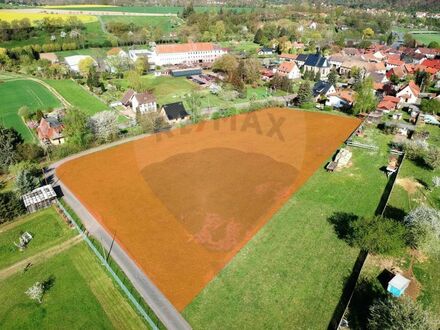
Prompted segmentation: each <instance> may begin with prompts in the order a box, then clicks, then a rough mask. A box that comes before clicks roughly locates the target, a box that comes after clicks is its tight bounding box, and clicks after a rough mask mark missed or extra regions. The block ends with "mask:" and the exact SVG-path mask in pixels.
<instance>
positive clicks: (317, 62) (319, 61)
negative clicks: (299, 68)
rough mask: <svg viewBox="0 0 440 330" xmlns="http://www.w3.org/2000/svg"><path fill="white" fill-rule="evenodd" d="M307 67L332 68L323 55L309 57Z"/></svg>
mask: <svg viewBox="0 0 440 330" xmlns="http://www.w3.org/2000/svg"><path fill="white" fill-rule="evenodd" d="M304 65H307V66H313V67H316V68H328V67H330V66H329V64H328V61H327V59H326V58H325V57H324V56H322V55H321V54H310V55H309V56H307V60H306V62H305V63H304Z"/></svg>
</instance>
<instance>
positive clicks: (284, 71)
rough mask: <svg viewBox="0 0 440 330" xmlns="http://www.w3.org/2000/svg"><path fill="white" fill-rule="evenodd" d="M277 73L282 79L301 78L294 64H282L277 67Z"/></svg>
mask: <svg viewBox="0 0 440 330" xmlns="http://www.w3.org/2000/svg"><path fill="white" fill-rule="evenodd" d="M277 73H278V74H279V75H280V76H282V77H287V78H288V79H291V80H292V79H299V78H301V71H299V69H298V66H297V65H296V63H295V62H283V63H281V64H280V66H279V67H278V70H277Z"/></svg>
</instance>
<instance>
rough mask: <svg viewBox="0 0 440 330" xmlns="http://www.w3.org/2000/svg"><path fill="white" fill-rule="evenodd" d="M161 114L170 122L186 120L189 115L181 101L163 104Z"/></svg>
mask: <svg viewBox="0 0 440 330" xmlns="http://www.w3.org/2000/svg"><path fill="white" fill-rule="evenodd" d="M161 114H162V115H163V116H164V117H165V119H166V120H167V121H168V123H170V124H174V123H179V122H182V121H186V120H188V119H189V117H190V115H189V114H188V112H187V111H186V110H185V107H184V105H183V103H182V102H175V103H169V104H164V105H163V106H162V109H161Z"/></svg>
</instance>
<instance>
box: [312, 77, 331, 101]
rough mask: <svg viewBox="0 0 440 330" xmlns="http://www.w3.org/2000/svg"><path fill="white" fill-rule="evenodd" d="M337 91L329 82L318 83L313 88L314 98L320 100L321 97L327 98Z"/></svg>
mask: <svg viewBox="0 0 440 330" xmlns="http://www.w3.org/2000/svg"><path fill="white" fill-rule="evenodd" d="M335 93H336V89H335V86H333V85H332V84H331V83H329V82H327V81H322V80H320V81H318V82H316V83H315V85H314V86H313V96H314V97H315V98H316V99H317V100H318V99H319V98H321V97H324V98H327V96H328V95H330V94H335Z"/></svg>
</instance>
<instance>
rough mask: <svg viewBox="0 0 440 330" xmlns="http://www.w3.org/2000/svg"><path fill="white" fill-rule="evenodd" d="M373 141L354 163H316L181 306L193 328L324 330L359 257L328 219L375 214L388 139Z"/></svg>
mask: <svg viewBox="0 0 440 330" xmlns="http://www.w3.org/2000/svg"><path fill="white" fill-rule="evenodd" d="M292 111H296V110H292ZM335 119H336V120H337V117H335ZM371 138H374V140H375V142H376V143H377V144H378V145H379V146H380V151H379V152H377V153H374V152H369V151H365V150H361V149H354V150H353V159H352V162H353V165H352V166H351V167H349V168H346V169H344V170H342V171H341V172H335V173H327V172H326V171H325V170H324V169H323V168H320V169H319V170H318V171H317V172H316V173H315V174H314V175H313V176H312V177H311V178H310V179H309V181H308V182H307V183H306V184H305V185H304V186H303V187H302V188H301V189H300V190H299V191H298V192H297V193H296V194H295V195H294V196H293V197H292V198H291V199H290V200H289V201H288V202H287V203H286V204H285V205H284V207H282V209H281V210H280V211H279V212H278V213H277V214H276V215H275V216H274V217H273V219H272V220H271V221H270V222H269V223H268V224H267V225H266V226H265V227H264V228H263V229H262V230H260V232H259V233H258V234H257V235H256V236H255V237H254V238H253V239H252V240H251V241H250V242H249V243H248V244H247V245H246V246H245V247H244V248H243V249H242V250H241V251H240V252H239V253H238V254H237V255H236V256H235V258H234V259H233V260H232V261H231V262H230V263H229V264H228V266H226V267H225V268H224V269H223V270H222V271H221V272H220V274H219V275H218V276H217V277H216V278H215V279H214V280H213V281H212V282H211V283H209V284H208V285H207V286H206V287H205V289H204V290H203V291H202V292H201V293H200V294H199V295H198V296H197V297H196V298H195V300H194V301H193V302H192V303H191V304H190V305H189V306H187V307H186V309H185V310H184V312H183V314H184V316H185V317H186V318H187V320H189V322H190V324H191V325H192V326H193V328H194V329H220V328H228V329H231V328H244V329H256V328H258V329H262V328H271V329H282V328H290V329H324V328H327V326H328V323H329V321H330V319H331V317H332V313H333V311H334V308H335V307H336V305H337V303H338V301H339V298H340V295H341V293H342V288H343V286H344V283H345V280H346V278H347V277H348V276H349V274H350V272H351V269H352V267H353V264H354V262H355V259H356V257H357V254H358V250H356V249H354V248H351V247H349V246H348V245H347V244H346V243H345V242H343V241H342V240H340V239H338V237H337V235H336V234H335V232H334V230H333V228H332V226H331V225H330V224H329V223H328V221H327V219H328V218H329V217H330V216H331V215H332V214H334V213H335V212H353V213H355V214H357V215H360V216H373V214H374V212H375V209H376V207H377V205H378V203H379V200H380V198H381V195H382V193H383V190H384V188H385V185H386V182H387V179H386V176H385V174H384V173H383V172H382V171H380V168H381V167H382V166H383V165H384V164H386V163H387V160H388V146H387V143H388V142H389V138H388V137H387V136H383V135H379V134H373V135H372V136H371ZM323 166H324V164H323Z"/></svg>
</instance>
